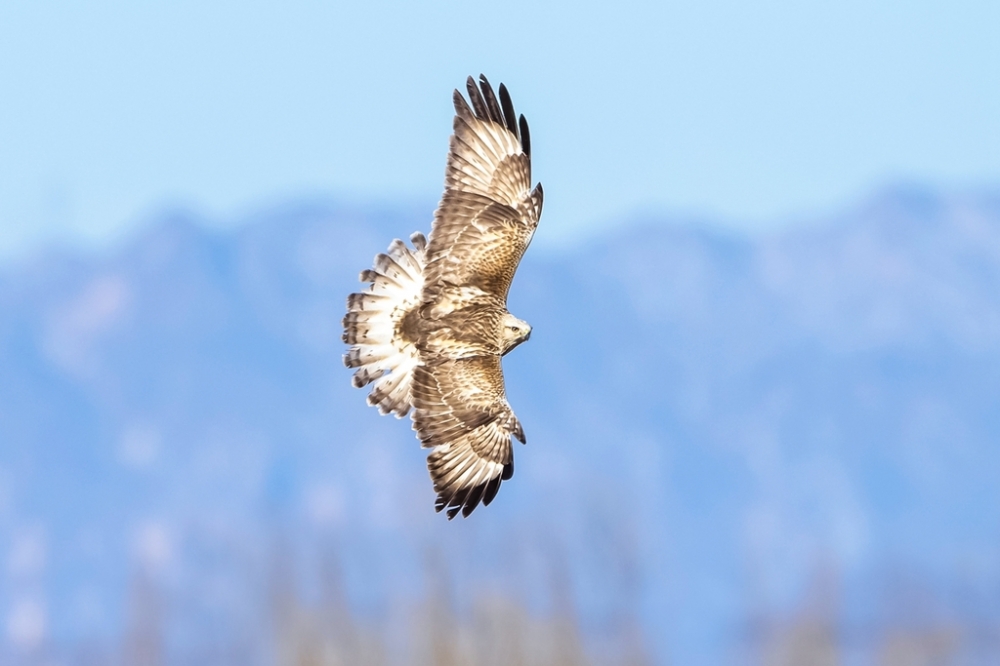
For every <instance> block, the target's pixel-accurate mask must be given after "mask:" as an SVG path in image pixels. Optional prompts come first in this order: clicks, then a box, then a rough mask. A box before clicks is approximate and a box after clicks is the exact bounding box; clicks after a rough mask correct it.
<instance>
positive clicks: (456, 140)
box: [423, 76, 542, 309]
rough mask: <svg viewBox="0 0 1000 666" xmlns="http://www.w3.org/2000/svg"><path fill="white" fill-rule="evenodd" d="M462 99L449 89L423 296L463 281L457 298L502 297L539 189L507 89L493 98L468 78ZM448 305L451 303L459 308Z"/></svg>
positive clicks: (524, 128)
mask: <svg viewBox="0 0 1000 666" xmlns="http://www.w3.org/2000/svg"><path fill="white" fill-rule="evenodd" d="M467 88H468V92H469V100H470V101H471V102H472V107H471V108H470V107H469V104H468V103H467V102H466V101H465V98H464V97H462V95H461V93H459V92H458V91H457V90H456V91H455V95H454V101H455V122H454V133H453V134H452V136H451V143H450V150H449V153H448V165H447V168H446V170H445V192H444V196H443V198H442V199H441V203H440V205H439V206H438V209H437V211H436V212H435V214H434V224H433V226H432V228H431V233H430V241H429V244H428V247H427V265H426V268H425V269H424V294H423V299H424V302H425V303H427V302H432V301H436V300H437V299H438V297H439V296H440V295H441V292H442V291H443V290H449V289H453V288H455V287H468V289H465V290H463V291H462V294H463V298H476V297H480V296H483V295H488V296H494V297H498V298H500V299H502V300H501V302H505V301H506V299H507V292H508V290H509V289H510V283H511V280H512V279H513V278H514V271H516V270H517V265H518V264H519V263H520V261H521V257H522V256H523V255H524V251H525V250H526V249H527V247H528V243H530V242H531V237H532V235H533V234H534V232H535V228H536V227H537V226H538V219H539V217H540V216H541V213H542V187H541V185H538V186H537V187H536V188H535V189H534V190H531V189H530V188H531V140H530V137H529V134H528V123H527V122H526V121H525V119H524V116H523V115H522V116H521V117H520V119H519V120H515V115H514V106H513V104H512V103H511V101H510V94H509V93H508V92H507V88H506V87H505V86H504V85H503V84H501V85H500V99H499V101H498V100H497V97H496V96H495V95H494V94H493V88H492V87H491V86H490V84H489V82H488V81H487V80H486V77H484V76H480V84H479V86H477V85H476V82H475V81H474V80H473V79H472V77H469V79H468V81H467ZM459 308H460V304H457V303H456V304H455V307H454V309H459Z"/></svg>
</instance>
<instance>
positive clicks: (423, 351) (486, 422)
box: [344, 77, 542, 518]
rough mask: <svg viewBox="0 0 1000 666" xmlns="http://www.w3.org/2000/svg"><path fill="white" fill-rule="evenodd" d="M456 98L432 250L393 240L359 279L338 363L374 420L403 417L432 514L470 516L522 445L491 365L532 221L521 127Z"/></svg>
mask: <svg viewBox="0 0 1000 666" xmlns="http://www.w3.org/2000/svg"><path fill="white" fill-rule="evenodd" d="M467 88H468V92H469V99H470V101H471V103H472V107H471V108H470V106H469V104H468V103H467V102H466V101H465V99H464V98H463V97H462V95H461V94H460V93H459V92H458V91H457V90H456V91H455V96H454V102H455V111H456V116H455V123H454V133H453V134H452V137H451V143H450V150H449V154H448V164H447V168H446V171H445V192H444V196H443V197H442V199H441V203H440V204H439V206H438V208H437V211H436V212H435V214H434V223H433V225H432V227H431V233H430V239H429V240H428V239H425V238H424V236H423V235H422V234H420V233H416V234H413V236H411V241H412V243H413V248H412V249H411V248H410V247H407V245H406V244H405V243H403V242H402V241H399V240H396V241H393V243H392V244H391V245H390V246H389V251H388V253H387V254H380V255H378V256H377V257H376V258H375V264H374V267H373V268H372V269H370V270H366V271H363V272H362V273H361V280H362V281H363V282H370V283H371V285H370V286H369V287H368V289H367V290H366V291H364V292H361V293H356V294H351V295H350V296H349V297H348V300H347V310H348V313H347V316H346V317H344V342H346V343H348V344H349V345H352V346H351V348H350V350H349V351H348V353H347V354H346V355H345V356H344V362H345V364H346V365H347V366H348V367H352V368H357V371H356V372H355V373H354V385H355V386H358V387H362V386H365V385H367V384H369V383H371V382H374V386H373V388H372V391H371V393H370V394H369V396H368V402H369V404H371V405H375V406H377V407H378V408H379V410H380V411H381V412H382V413H383V414H388V413H394V414H395V415H396V416H397V417H403V416H405V415H406V414H407V413H409V412H410V410H411V408H412V410H413V412H412V418H413V428H414V430H416V431H417V437H418V438H419V439H420V442H421V444H422V446H424V447H426V448H430V449H432V451H431V453H430V455H428V457H427V465H428V468H429V469H430V473H431V479H432V481H433V482H434V489H435V490H436V491H437V493H438V499H437V503H436V504H435V507H436V509H437V510H438V511H440V510H442V509H447V513H448V517H449V518H452V517H454V516H455V515H456V514H457V513H458V512H459V511H461V512H462V514H463V515H465V516H468V515H469V513H471V512H472V510H473V509H475V508H476V506H478V504H479V503H480V502H482V503H484V504H489V503H490V502H491V501H492V500H493V498H494V496H495V495H496V492H497V490H498V489H499V487H500V483H501V481H504V480H507V479H509V478H510V476H511V475H512V474H513V471H514V458H513V450H512V447H511V437H514V438H517V439H518V440H519V441H521V442H524V441H525V440H524V431H523V429H522V428H521V424H520V423H519V422H518V420H517V417H515V416H514V413H513V411H512V410H511V408H510V405H509V404H508V403H507V398H506V394H505V392H504V382H503V371H502V369H501V365H500V358H501V357H502V356H503V355H504V354H506V353H507V352H509V351H510V350H511V349H513V348H514V347H516V346H517V345H518V344H520V343H521V342H524V341H525V340H527V339H528V337H529V335H530V333H531V327H530V326H528V325H527V324H526V323H525V322H523V321H521V320H520V319H517V318H516V317H514V316H513V315H512V314H510V312H508V311H507V293H508V291H509V289H510V284H511V281H512V280H513V278H514V272H515V271H516V270H517V266H518V264H519V263H520V261H521V257H522V256H523V254H524V251H525V250H526V249H527V247H528V244H529V243H530V242H531V238H532V235H533V234H534V232H535V228H536V227H537V225H538V220H539V217H540V216H541V211H542V189H541V185H538V186H536V187H535V188H534V189H530V186H531V144H530V140H529V135H528V125H527V123H526V122H525V120H524V116H521V117H520V119H519V121H515V116H514V108H513V105H512V104H511V101H510V96H509V95H508V94H507V89H506V88H505V87H504V86H503V85H502V84H501V86H500V89H499V90H500V98H499V100H497V98H496V96H495V95H494V93H493V89H492V88H491V87H490V84H489V82H487V81H486V78H485V77H480V85H479V86H477V85H476V83H475V81H473V79H472V78H471V77H470V78H469V80H468V85H467Z"/></svg>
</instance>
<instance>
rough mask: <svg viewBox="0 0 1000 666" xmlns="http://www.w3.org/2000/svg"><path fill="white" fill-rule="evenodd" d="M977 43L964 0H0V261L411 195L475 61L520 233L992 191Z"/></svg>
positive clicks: (984, 29)
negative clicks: (508, 167)
mask: <svg viewBox="0 0 1000 666" xmlns="http://www.w3.org/2000/svg"><path fill="white" fill-rule="evenodd" d="M998 34H1000V4H998V3H996V2H985V1H984V2H962V1H956V2H949V3H944V2H936V3H932V2H920V1H913V0H910V1H908V2H854V1H843V2H837V3H804V2H783V1H771V2H757V3H747V2H740V1H731V2H730V1H721V0H719V1H707V2H697V3H695V2H690V3H668V2H619V3H615V4H614V6H612V3H607V2H596V3H588V2H580V1H574V2H554V3H547V4H540V3H537V2H520V1H518V0H511V1H508V2H504V3H481V4H478V5H473V4H472V3H468V2H429V3H428V2H425V3H419V4H418V3H411V4H399V5H397V4H395V3H387V2H378V1H376V2H365V3H350V4H341V3H322V2H283V3H280V4H279V3H265V2H246V1H243V2H223V1H220V2H211V3H205V2H187V1H182V0H175V1H174V2H170V3H152V2H143V3H138V2H108V1H105V2H100V1H94V2H87V3H83V2H58V3H57V2H46V1H36V2H17V1H16V2H9V1H8V2H5V3H2V5H0V257H9V256H13V255H18V254H23V252H25V251H26V250H29V249H30V248H32V247H37V245H38V244H39V243H42V242H46V241H47V240H50V239H53V238H57V239H61V240H62V241H63V242H70V243H86V244H95V243H96V244H100V243H103V242H106V241H107V240H108V239H111V238H114V237H116V236H117V235H119V234H120V233H121V232H122V231H124V230H127V229H128V228H129V227H130V226H132V225H135V224H136V223H138V222H139V221H141V220H142V219H143V217H144V216H148V215H149V214H150V213H152V212H155V211H156V210H158V209H160V208H163V207H165V206H184V207H186V208H190V209H193V210H196V211H199V212H201V213H203V214H205V215H208V216H211V217H213V218H215V219H217V220H220V221H225V220H231V219H235V218H238V217H239V216H240V215H242V214H244V213H246V212H248V211H252V210H253V209H254V208H256V207H259V206H264V205H268V204H270V203H273V202H276V201H281V200H285V199H288V198H291V197H296V196H301V195H324V196H334V197H343V198H350V199H352V200H366V199H403V200H413V201H421V202H422V201H428V202H433V201H436V199H437V197H438V196H439V195H440V189H441V183H442V176H443V165H444V153H445V150H446V147H447V135H448V133H449V132H450V123H451V113H452V110H451V101H450V93H451V90H452V89H453V88H455V87H457V86H460V85H461V84H462V82H463V81H464V78H465V76H466V75H468V74H478V73H479V72H484V73H486V74H487V76H489V77H490V78H491V80H492V81H493V82H494V83H499V82H500V81H504V82H506V83H507V85H508V87H509V88H510V90H511V92H512V95H513V97H514V103H515V106H516V107H517V109H518V111H520V112H523V113H525V115H526V116H527V117H528V120H529V121H530V123H531V128H532V138H533V148H534V154H535V164H534V170H535V176H536V177H537V178H538V179H540V180H541V181H542V182H543V183H544V184H545V190H546V210H545V217H544V218H543V223H544V227H543V230H542V231H540V237H543V236H544V238H545V239H546V242H561V241H562V240H564V239H568V238H570V237H571V236H573V235H574V234H576V233H577V232H578V231H580V230H593V229H595V228H599V227H600V226H602V225H605V224H608V223H609V221H611V220H613V219H615V218H620V217H621V216H622V215H625V214H629V213H633V212H636V211H682V212H693V213H697V214H703V215H707V216H711V217H718V218H720V219H725V220H728V221H729V223H731V224H735V225H737V226H741V227H745V228H750V229H752V228H759V227H761V226H763V225H767V224H770V223H773V222H774V221H776V220H781V219H787V218H789V217H791V216H794V215H796V214H798V213H800V212H804V211H820V210H824V209H828V208H830V207H833V206H838V205H842V204H844V203H846V202H849V201H850V200H852V199H854V198H857V197H860V196H863V195H864V194H865V193H866V192H868V191H870V190H871V189H872V188H874V187H877V186H879V185H880V184H883V183H886V182H893V181H898V180H917V181H922V182H928V183H932V184H938V185H942V186H946V187H964V186H969V185H973V186H975V185H982V184H996V183H1000V39H998V38H997V35H998ZM543 232H544V233H543Z"/></svg>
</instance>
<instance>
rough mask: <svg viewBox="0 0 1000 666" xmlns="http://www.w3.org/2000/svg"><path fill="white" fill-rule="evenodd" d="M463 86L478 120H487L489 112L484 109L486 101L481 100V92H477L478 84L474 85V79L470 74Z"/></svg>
mask: <svg viewBox="0 0 1000 666" xmlns="http://www.w3.org/2000/svg"><path fill="white" fill-rule="evenodd" d="M465 87H466V89H467V90H468V93H469V101H470V102H471V103H472V108H473V109H474V110H475V113H476V118H479V119H480V120H489V119H490V114H489V111H487V110H486V102H485V101H484V100H483V95H482V93H480V92H479V86H477V85H476V81H475V79H473V78H472V77H471V76H470V77H469V78H468V79H466V81H465Z"/></svg>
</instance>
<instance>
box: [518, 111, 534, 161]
mask: <svg viewBox="0 0 1000 666" xmlns="http://www.w3.org/2000/svg"><path fill="white" fill-rule="evenodd" d="M518 124H519V125H520V128H521V150H523V151H524V154H525V155H527V156H528V157H531V133H530V132H529V131H528V121H527V120H525V118H524V114H523V113H522V114H521V117H520V118H519V119H518Z"/></svg>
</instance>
